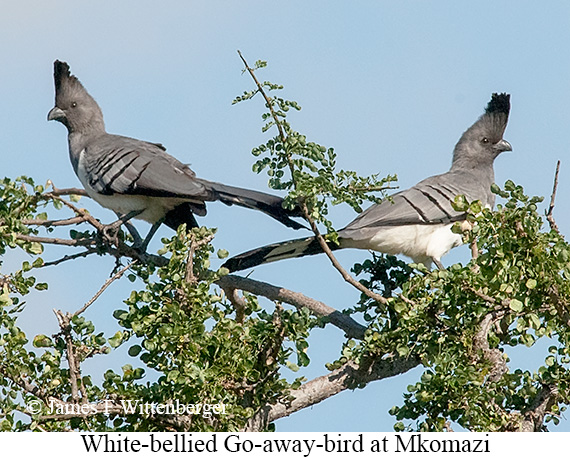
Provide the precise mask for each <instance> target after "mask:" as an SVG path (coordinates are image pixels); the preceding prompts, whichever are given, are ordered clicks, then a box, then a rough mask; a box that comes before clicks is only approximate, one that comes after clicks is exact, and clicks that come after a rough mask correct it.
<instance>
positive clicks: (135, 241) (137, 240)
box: [124, 221, 143, 246]
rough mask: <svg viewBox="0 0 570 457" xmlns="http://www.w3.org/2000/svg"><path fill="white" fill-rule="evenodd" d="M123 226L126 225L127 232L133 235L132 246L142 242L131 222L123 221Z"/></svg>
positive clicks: (139, 244)
mask: <svg viewBox="0 0 570 457" xmlns="http://www.w3.org/2000/svg"><path fill="white" fill-rule="evenodd" d="M124 226H125V227H127V230H128V231H129V233H130V234H131V236H132V237H133V246H141V245H142V243H143V239H142V238H141V236H140V234H139V232H138V230H137V229H136V228H135V226H134V225H133V224H131V223H130V222H129V221H127V222H125V223H124Z"/></svg>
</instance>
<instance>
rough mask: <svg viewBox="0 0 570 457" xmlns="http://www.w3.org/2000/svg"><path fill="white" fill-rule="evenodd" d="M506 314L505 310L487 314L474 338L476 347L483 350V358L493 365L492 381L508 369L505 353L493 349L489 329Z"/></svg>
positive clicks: (490, 379) (490, 378)
mask: <svg viewBox="0 0 570 457" xmlns="http://www.w3.org/2000/svg"><path fill="white" fill-rule="evenodd" d="M504 314H505V313H504V312H503V311H492V312H490V313H489V314H487V315H486V316H485V317H484V318H483V320H482V321H481V323H480V324H479V331H478V332H477V333H476V334H475V336H474V338H473V346H474V348H475V349H476V350H479V351H481V354H482V357H483V359H485V360H487V361H488V362H490V363H491V364H492V365H493V368H492V369H491V371H490V372H489V376H488V377H489V381H491V382H493V381H498V380H499V379H500V378H501V377H502V376H503V375H504V374H505V373H506V372H507V371H508V367H507V362H506V360H505V358H504V357H503V353H502V352H501V351H500V350H499V349H497V348H495V349H491V347H490V346H489V330H491V327H492V326H493V325H494V324H495V322H497V320H499V319H501V318H502V317H503V316H504Z"/></svg>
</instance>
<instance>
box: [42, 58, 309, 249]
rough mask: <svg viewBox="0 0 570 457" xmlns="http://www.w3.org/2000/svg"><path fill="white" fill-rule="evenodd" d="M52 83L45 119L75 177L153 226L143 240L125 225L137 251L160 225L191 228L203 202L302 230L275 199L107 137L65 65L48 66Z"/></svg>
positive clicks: (99, 198) (158, 151)
mask: <svg viewBox="0 0 570 457" xmlns="http://www.w3.org/2000/svg"><path fill="white" fill-rule="evenodd" d="M54 80H55V107H54V108H53V109H52V110H51V111H50V112H49V113H48V120H56V121H59V122H61V123H62V124H63V125H65V126H66V127H67V130H68V132H69V136H68V140H69V156H70V159H71V164H72V165H73V169H74V171H75V173H76V174H77V176H78V178H79V180H80V181H81V183H82V184H83V187H84V188H85V190H86V192H87V194H88V195H89V196H90V197H92V198H93V199H94V200H95V201H96V202H97V203H99V204H100V205H101V206H104V207H105V208H108V209H111V210H113V211H114V212H115V213H116V214H117V215H119V216H121V217H123V218H124V220H128V219H130V218H131V217H134V218H138V219H143V220H145V221H147V222H150V223H151V224H153V227H152V228H151V230H150V232H149V234H148V235H147V237H146V239H145V240H144V242H143V241H142V240H140V237H139V236H138V234H136V232H135V233H133V230H134V229H133V228H132V227H131V226H130V225H128V227H129V230H131V233H133V235H135V234H136V237H135V240H136V239H137V238H138V242H139V244H140V245H141V246H140V247H142V248H143V249H146V246H147V245H148V242H149V241H150V239H151V237H152V235H153V234H154V233H155V232H156V230H157V229H158V227H159V226H160V224H161V223H164V224H166V225H168V226H169V227H171V228H173V229H176V228H178V226H179V225H181V224H182V223H186V224H187V227H188V228H191V227H197V226H198V223H197V222H196V219H195V218H194V215H198V216H204V215H205V214H206V203H205V202H208V201H215V200H219V201H221V202H222V203H225V204H227V205H233V204H235V205H239V206H244V207H246V208H251V209H256V210H259V211H263V212H264V213H266V214H268V215H269V216H271V217H272V218H274V219H276V220H278V221H279V222H281V223H282V224H284V225H286V226H288V227H291V228H294V229H299V228H304V227H303V225H301V224H299V223H298V222H296V221H294V220H292V219H290V217H291V216H301V213H300V211H299V210H298V209H297V210H291V211H290V210H286V209H284V208H283V205H282V204H283V199H281V198H280V197H276V196H273V195H268V194H265V193H262V192H256V191H253V190H248V189H242V188H238V187H231V186H227V185H225V184H220V183H217V182H211V181H206V180H204V179H200V178H197V177H196V175H195V173H194V172H193V171H192V170H191V169H190V168H189V167H188V166H187V165H185V164H183V163H181V162H179V161H178V160H177V159H175V158H174V157H172V156H171V155H169V154H167V153H166V152H165V151H166V149H165V147H164V146H162V145H161V144H158V143H149V142H146V141H141V140H136V139H133V138H128V137H124V136H119V135H111V134H109V133H107V132H106V130H105V123H104V122H103V113H102V112H101V108H99V105H98V104H97V102H96V101H95V100H94V99H93V97H91V96H90V95H89V93H87V91H86V90H85V88H84V87H83V85H82V84H81V83H80V82H79V80H78V79H77V78H76V77H75V76H72V75H71V73H70V71H69V65H68V64H67V63H65V62H60V61H58V60H56V61H55V62H54Z"/></svg>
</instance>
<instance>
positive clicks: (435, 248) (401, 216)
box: [224, 94, 512, 271]
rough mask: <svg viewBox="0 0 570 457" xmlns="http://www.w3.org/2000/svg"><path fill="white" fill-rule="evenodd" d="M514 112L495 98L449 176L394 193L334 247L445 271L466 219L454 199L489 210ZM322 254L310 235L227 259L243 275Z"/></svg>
mask: <svg viewBox="0 0 570 457" xmlns="http://www.w3.org/2000/svg"><path fill="white" fill-rule="evenodd" d="M509 110H510V95H508V94H493V95H492V97H491V101H490V102H489V103H488V105H487V108H486V110H485V113H484V114H483V115H482V116H481V117H480V118H479V119H478V120H477V122H475V124H473V125H472V126H471V127H470V128H469V129H468V130H467V131H465V133H464V134H463V135H462V136H461V138H460V139H459V142H458V143H457V144H456V145H455V150H454V152H453V161H452V164H451V169H450V170H449V171H448V172H447V173H443V174H441V175H436V176H431V177H429V178H427V179H424V180H423V181H421V182H419V183H418V184H416V185H415V186H413V187H411V188H409V189H407V190H404V191H401V192H398V193H396V194H394V195H393V196H392V201H390V200H384V201H383V202H381V203H379V204H374V205H372V206H371V207H370V208H368V209H367V210H366V211H364V212H363V213H361V214H360V215H359V216H358V217H357V218H356V219H354V220H353V221H352V222H351V223H350V224H348V225H347V226H346V227H345V228H343V229H342V230H339V231H338V239H339V244H338V245H337V244H334V243H332V242H329V243H328V245H329V247H330V248H331V249H333V250H334V249H341V248H357V249H370V250H373V251H378V252H383V253H385V254H392V255H398V254H404V255H406V256H408V257H411V258H412V259H413V261H414V262H416V263H423V264H424V265H426V266H427V267H428V268H429V267H431V263H432V262H434V263H435V264H436V265H437V266H438V267H439V268H442V264H441V257H442V256H444V255H445V254H447V253H448V252H449V250H450V249H452V248H453V247H455V246H459V245H460V244H461V236H460V235H458V234H456V233H453V232H452V231H451V227H452V226H453V224H454V223H455V222H457V221H461V220H464V219H465V214H464V213H460V212H457V211H455V210H454V209H453V208H452V206H451V203H452V202H453V201H454V199H455V197H456V196H457V195H464V196H465V197H466V198H467V200H468V201H470V202H471V201H475V200H479V201H481V203H482V204H483V205H485V206H487V207H489V208H492V207H493V205H494V203H495V195H494V194H493V193H492V192H491V185H492V184H493V182H494V179H495V174H494V171H493V162H494V160H495V159H496V158H497V156H498V155H499V154H500V153H501V152H505V151H511V150H512V148H511V145H510V144H509V142H508V141H506V140H504V139H503V133H504V132H505V128H506V127H507V121H508V117H509ZM321 252H322V249H321V247H320V245H319V243H318V241H317V240H316V239H315V238H314V237H309V238H303V239H296V240H291V241H284V242H281V243H275V244H271V245H268V246H264V247H260V248H257V249H253V250H251V251H248V252H245V253H243V254H239V255H237V256H235V257H232V258H230V259H228V260H227V261H226V263H225V264H224V266H225V267H226V268H228V269H229V270H230V271H239V270H244V269H246V268H251V267H254V266H257V265H261V264H264V263H269V262H275V261H277V260H282V259H288V258H293V257H302V256H306V255H313V254H319V253H321Z"/></svg>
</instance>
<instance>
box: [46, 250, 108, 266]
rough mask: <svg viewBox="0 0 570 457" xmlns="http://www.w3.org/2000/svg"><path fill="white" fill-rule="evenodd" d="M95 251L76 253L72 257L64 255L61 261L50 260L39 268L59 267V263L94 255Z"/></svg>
mask: <svg viewBox="0 0 570 457" xmlns="http://www.w3.org/2000/svg"><path fill="white" fill-rule="evenodd" d="M96 252H97V251H96V250H94V249H87V250H86V251H83V252H78V253H77V254H72V255H65V256H63V257H62V258H61V259H57V260H51V261H49V262H44V263H43V264H42V265H41V266H42V268H43V267H52V266H54V265H59V264H60V263H63V262H67V261H68V260H74V259H79V258H81V257H87V256H88V255H90V254H95V253H96Z"/></svg>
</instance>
